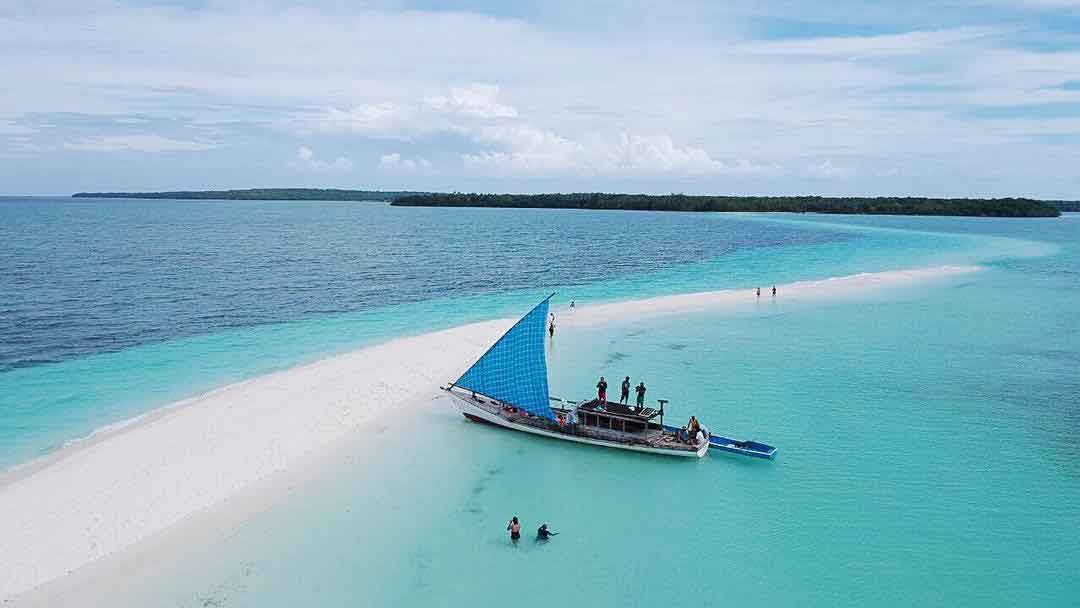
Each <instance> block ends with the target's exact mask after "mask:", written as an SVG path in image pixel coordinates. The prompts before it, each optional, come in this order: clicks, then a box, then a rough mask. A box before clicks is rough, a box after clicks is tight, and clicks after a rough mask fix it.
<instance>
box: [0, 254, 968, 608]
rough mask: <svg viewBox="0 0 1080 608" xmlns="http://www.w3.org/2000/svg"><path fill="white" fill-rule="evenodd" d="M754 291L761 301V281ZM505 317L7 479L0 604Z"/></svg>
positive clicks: (394, 386)
mask: <svg viewBox="0 0 1080 608" xmlns="http://www.w3.org/2000/svg"><path fill="white" fill-rule="evenodd" d="M976 269H977V268H975V267H938V268H931V269H921V270H911V271H897V272H884V273H874V274H863V275H853V276H850V277H842V278H837V279H829V280H824V281H813V282H804V283H795V284H788V285H781V286H778V289H779V290H780V297H783V298H785V299H789V300H790V299H802V300H814V299H819V298H820V299H827V298H835V297H844V296H848V295H851V294H852V293H865V292H866V291H867V290H869V289H873V288H875V287H887V286H903V285H909V284H913V283H916V282H922V281H926V280H930V279H934V278H943V277H947V276H952V275H956V274H959V273H966V272H971V271H973V270H976ZM768 287H771V286H768ZM762 292H763V293H762V298H765V297H771V296H770V295H768V292H767V290H766V286H763V289H762ZM748 298H754V296H753V294H752V292H751V291H748V290H737V291H716V292H706V293H698V294H687V295H676V296H664V297H658V298H650V299H646V300H637V301H629V302H621V303H612V304H602V305H596V306H584V305H581V306H579V310H578V311H576V312H575V313H574V315H573V321H572V324H575V325H576V324H578V323H585V324H593V323H604V322H607V321H611V320H616V319H622V318H629V317H639V316H647V315H651V314H674V313H680V312H690V311H703V310H715V309H717V308H720V307H722V305H724V304H732V303H735V302H745V301H747V299H748ZM511 323H512V321H511V320H506V319H503V320H496V321H488V322H483V323H476V324H472V325H466V326H462V327H456V328H453V329H448V330H445V331H439V332H434V333H429V334H425V335H422V336H417V337H411V338H402V339H398V340H394V341H391V342H388V343H385V344H381V345H378V346H372V347H369V348H364V349H361V350H358V351H355V352H352V353H347V354H344V355H339V356H335V357H331V358H328V359H324V360H321V361H318V362H315V363H312V364H309V365H305V366H302V367H298V368H295V369H290V370H286V371H282V372H277V373H274V374H270V375H267V376H263V377H259V378H254V379H252V380H248V381H245V382H240V383H237V384H233V385H230V386H227V387H224V388H221V389H218V390H215V391H212V392H209V393H206V394H204V395H201V396H199V397H196V398H193V399H189V400H186V401H183V402H180V403H177V404H175V405H172V406H169V407H167V408H163V409H161V410H158V411H155V412H153V413H150V414H147V415H145V416H142V417H140V418H138V419H136V420H134V421H132V422H131V423H129V424H124V425H120V426H117V427H116V428H114V429H112V430H109V431H107V432H102V433H97V434H95V435H94V436H93V437H91V438H90V439H88V440H86V441H82V442H78V443H76V444H73V445H71V446H69V447H67V448H65V449H63V450H61V451H60V452H58V453H56V454H53V455H51V456H49V457H48V458H46V459H43V460H41V461H39V462H37V463H31V464H30V465H28V466H24V467H21V468H19V469H17V470H15V471H13V472H8V473H7V474H5V475H4V477H3V478H2V481H0V540H2V546H3V551H0V601H3V600H5V599H6V598H11V597H13V596H15V595H17V594H21V593H23V592H26V591H29V590H31V589H33V588H35V587H37V586H39V585H42V584H43V583H46V582H49V581H52V580H55V579H58V578H60V577H63V576H64V575H66V574H68V573H70V572H72V571H74V570H76V569H78V568H80V567H81V566H84V565H86V564H88V563H90V562H93V561H95V560H99V559H101V558H103V557H105V556H109V555H113V554H116V553H117V552H120V551H121V550H123V549H125V548H128V547H131V546H132V545H134V544H135V543H138V542H140V541H142V540H144V539H147V538H148V537H150V536H152V535H155V534H157V533H159V532H162V531H164V530H166V529H167V528H169V527H170V526H173V525H175V524H177V523H179V522H181V521H182V520H184V519H185V518H187V517H189V516H192V515H193V514H196V513H199V512H202V511H204V510H206V509H208V508H210V507H213V506H215V505H221V504H222V503H224V502H225V501H226V499H228V498H229V497H231V496H234V495H236V494H238V493H239V492H240V491H241V490H242V489H245V488H248V487H251V486H252V485H254V484H256V483H257V482H260V481H264V480H266V479H268V478H272V477H273V476H275V475H280V474H285V473H286V472H288V471H290V467H295V466H296V465H297V463H299V462H301V461H303V460H304V459H309V458H310V457H311V456H312V455H313V454H317V453H318V452H320V451H321V450H324V449H327V448H328V447H329V446H331V445H333V444H335V443H337V442H338V441H340V440H341V439H342V438H344V437H346V436H348V435H350V434H352V433H355V432H357V431H358V429H360V428H362V427H363V426H364V425H365V423H366V422H369V421H371V420H373V419H374V418H375V415H376V414H383V413H386V412H387V411H392V410H393V408H398V407H402V406H403V405H404V404H405V403H407V402H409V401H410V400H412V401H414V402H415V400H416V399H417V397H418V396H423V395H424V394H429V395H430V394H435V389H436V387H437V386H438V385H439V384H441V383H445V382H446V381H448V380H451V379H453V378H455V377H457V375H458V374H460V373H461V372H462V371H464V369H465V367H467V366H468V365H469V364H470V363H471V362H472V361H474V360H475V359H476V358H477V357H479V356H480V354H481V353H482V352H483V351H484V349H486V348H487V347H488V346H489V345H490V344H491V342H493V341H494V340H495V339H496V338H497V337H498V336H499V335H500V334H501V333H502V332H503V331H505V330H506V329H507V328H508V327H509V326H510V324H511ZM223 508H225V507H223Z"/></svg>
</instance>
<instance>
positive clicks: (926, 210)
mask: <svg viewBox="0 0 1080 608" xmlns="http://www.w3.org/2000/svg"><path fill="white" fill-rule="evenodd" d="M392 204H393V205H401V206H423V207H512V208H542V209H628V210H637V211H721V212H724V211H726V212H734V211H771V212H789V213H848V214H880V215H954V216H975V217H1056V216H1058V215H1061V213H1060V211H1059V210H1058V208H1057V207H1056V206H1054V205H1051V204H1049V203H1047V202H1045V201H1039V200H1034V199H1027V198H994V199H983V198H921V197H826V196H688V195H683V194H666V195H649V194H604V193H599V192H592V193H575V194H477V193H472V194H466V193H460V192H458V193H453V194H412V195H403V196H400V197H397V198H395V199H394V201H393V203H392Z"/></svg>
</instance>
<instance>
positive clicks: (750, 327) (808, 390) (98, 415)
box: [0, 199, 1080, 607]
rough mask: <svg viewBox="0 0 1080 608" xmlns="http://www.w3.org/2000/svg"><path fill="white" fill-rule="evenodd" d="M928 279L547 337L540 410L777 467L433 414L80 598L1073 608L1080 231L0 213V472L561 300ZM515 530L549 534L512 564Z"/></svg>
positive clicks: (131, 210)
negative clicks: (270, 375) (763, 445)
mask: <svg viewBox="0 0 1080 608" xmlns="http://www.w3.org/2000/svg"><path fill="white" fill-rule="evenodd" d="M944 264H950V265H977V266H979V267H981V268H982V270H980V271H978V272H975V273H969V274H964V275H958V276H957V277H955V278H952V279H949V280H945V281H938V282H933V283H929V284H927V285H914V286H909V287H906V288H904V289H901V290H889V291H883V292H881V293H868V294H866V295H865V297H853V298H851V299H849V300H844V301H829V302H816V303H815V302H801V303H800V302H788V301H785V300H784V298H783V292H782V291H781V294H780V296H779V297H778V298H776V299H775V300H774V299H772V298H769V299H767V301H763V302H761V303H760V304H757V303H754V304H748V306H747V307H745V308H740V309H738V310H734V311H732V310H718V311H714V312H702V313H695V314H692V315H686V316H684V317H678V318H673V317H665V318H657V319H648V320H640V321H636V320H627V321H620V322H616V323H613V324H610V325H606V326H602V327H591V328H574V327H573V326H572V324H570V323H567V324H564V329H563V330H560V334H559V335H558V336H557V338H558V340H556V341H555V342H553V343H552V346H551V350H550V351H549V357H550V361H549V365H550V380H551V385H552V392H553V393H555V394H557V395H562V396H567V397H580V396H583V395H584V394H587V393H588V392H589V390H590V387H591V386H592V384H593V383H594V382H595V377H596V376H597V375H599V374H606V375H607V376H608V377H617V376H619V375H621V374H622V373H627V374H630V375H632V376H633V377H635V378H637V377H642V378H646V379H648V381H649V386H650V393H652V394H656V395H661V394H662V395H666V396H668V397H670V398H671V400H672V402H671V408H672V411H673V412H674V413H675V414H689V413H696V414H697V415H698V416H699V417H701V418H702V419H703V420H706V422H707V423H708V424H709V425H710V427H711V428H713V429H714V430H716V431H717V432H725V433H731V434H732V435H735V436H743V437H754V438H757V439H760V440H764V441H768V442H769V443H772V444H775V445H777V446H779V448H780V456H779V458H778V459H777V460H776V461H775V462H747V461H745V460H740V459H736V458H718V457H709V458H706V459H703V460H702V461H700V462H696V463H675V464H672V463H671V462H669V461H668V460H664V459H660V458H648V457H635V456H632V455H631V456H629V457H628V455H626V454H623V453H620V452H612V451H607V450H592V449H582V448H580V447H577V446H565V445H562V444H561V443H559V442H551V441H545V440H542V439H535V438H530V437H523V436H521V435H519V434H514V433H507V432H500V431H498V430H497V429H487V428H483V427H478V426H477V425H471V424H467V423H465V422H463V421H462V420H461V418H460V416H459V415H457V414H456V413H455V412H453V411H452V410H451V409H450V408H449V407H447V408H445V410H446V411H445V413H440V414H437V415H433V416H432V417H431V419H428V420H424V421H422V422H420V423H419V424H422V425H423V429H424V437H425V441H424V444H423V446H422V448H421V449H417V450H410V451H407V452H401V453H396V452H395V455H396V456H395V458H393V459H392V460H389V461H385V460H380V462H389V463H390V464H388V465H385V466H384V465H380V466H379V467H369V466H365V464H364V462H363V456H362V454H364V453H365V452H363V451H362V450H358V451H357V452H356V455H355V456H354V457H352V458H347V459H345V460H344V461H343V462H342V463H340V464H339V465H335V466H334V467H332V468H331V470H330V471H328V472H327V473H325V474H324V475H322V476H320V477H319V478H318V479H313V480H310V481H309V482H308V483H307V484H305V485H304V486H303V487H302V488H301V489H299V490H297V491H296V492H294V493H292V494H290V496H289V497H287V498H286V499H284V500H283V501H282V502H281V503H280V504H277V505H275V506H274V507H273V508H271V509H270V510H269V511H266V512H264V513H261V514H259V515H258V516H256V517H255V518H253V519H252V520H251V521H250V522H248V523H246V524H244V525H243V526H241V527H240V528H239V529H237V530H235V531H234V532H233V533H231V534H229V535H228V536H227V537H222V538H214V539H207V540H205V541H202V542H200V543H198V544H197V545H196V546H194V547H193V548H189V549H188V550H186V551H185V552H184V553H182V554H179V555H177V556H175V558H174V559H170V560H165V561H161V562H155V563H153V564H147V565H145V566H144V567H143V568H142V570H140V576H138V577H137V578H135V579H133V580H131V581H130V585H128V586H127V587H126V588H125V589H123V590H116V589H114V590H110V591H109V595H108V596H107V597H106V596H103V597H100V598H88V601H90V602H91V603H95V602H96V603H101V602H106V601H107V602H110V603H113V604H114V605H132V606H136V605H138V606H143V605H168V606H205V605H227V606H260V607H265V606H293V605H320V606H356V605H368V606H418V607H419V606H425V607H427V606H432V605H436V606H476V605H493V604H497V603H498V604H502V603H509V604H511V605H518V606H548V605H550V604H551V603H552V602H560V603H564V604H570V605H590V606H620V607H622V606H654V605H658V604H666V605H672V606H701V605H717V604H720V603H728V602H739V603H745V602H753V603H756V604H763V605H776V606H793V605H799V606H836V605H848V604H859V605H865V606H901V605H903V606H907V605H916V606H949V607H953V606H958V605H959V606H1003V605H1008V606H1055V607H1056V606H1063V605H1072V604H1074V603H1075V602H1076V598H1077V597H1080V577H1077V575H1076V573H1077V572H1080V535H1078V534H1077V533H1076V530H1077V529H1080V506H1078V505H1080V460H1078V458H1080V447H1078V446H1080V397H1078V395H1080V373H1078V370H1080V316H1078V315H1077V311H1078V310H1080V215H1076V214H1067V215H1066V216H1064V217H1062V218H1056V219H1032V220H1009V219H973V218H907V217H861V216H860V217H841V216H816V215H768V216H756V215H722V214H682V213H638V212H593V211H549V210H481V209H475V210H473V209H415V208H405V209H398V208H393V207H389V206H387V205H385V204H382V203H363V204H357V203H306V202H304V203H291V202H251V203H247V202H244V203H237V202H179V201H71V200H65V199H0V366H2V370H3V371H0V465H4V466H8V465H13V464H17V463H19V462H24V461H26V460H28V459H30V458H33V457H35V456H38V455H41V454H43V453H47V452H48V451H49V450H51V449H54V448H55V447H56V446H58V445H62V444H63V443H64V442H66V441H70V440H72V439H75V438H78V437H80V436H85V435H86V434H87V433H89V432H91V431H93V430H94V429H96V428H99V427H101V426H102V425H104V424H109V423H112V422H117V421H120V420H123V419H125V418H128V417H130V416H132V415H135V414H138V413H141V412H145V411H147V410H149V409H151V408H153V407H156V406H160V405H164V404H167V403H170V402H172V401H175V400H177V399H181V398H184V397H187V396H192V395H195V394H198V393H199V392H201V391H204V390H207V389H209V388H213V387H215V386H220V385H223V384H227V383H230V382H233V381H236V380H240V379H244V378H248V377H251V376H254V375H258V374H262V373H266V372H268V371H272V370H276V369H282V368H285V367H290V366H294V365H297V364H300V363H304V362H307V361H311V360H314V359H318V358H320V357H324V356H326V355H328V354H332V353H336V352H342V351H345V350H349V349H352V348H356V347H358V346H363V345H365V344H371V343H374V342H378V341H381V340H386V339H389V338H393V337H396V336H401V335H407V334H417V333H422V332H425V331H428V330H430V329H435V328H442V327H450V326H454V325H458V324H461V323H463V322H467V321H473V320H481V319H487V318H494V317H507V316H514V315H516V314H520V313H521V312H523V310H527V309H528V307H529V306H530V305H531V304H532V303H535V301H536V300H537V299H538V298H539V297H541V296H543V295H547V294H548V293H550V292H552V291H555V292H557V293H558V295H557V296H556V299H555V300H554V306H555V310H556V311H557V312H558V314H560V315H564V316H565V315H568V314H570V313H568V311H567V310H566V305H567V303H568V302H569V300H571V299H574V300H576V301H577V302H578V304H579V306H588V305H590V304H592V303H595V302H599V301H608V300H622V299H632V298H639V297H645V296H652V295H659V294H668V293H680V292H692V291H700V290H709V289H726V288H738V289H747V290H749V289H751V288H753V287H756V286H759V285H760V286H762V287H768V286H770V285H772V284H780V285H783V284H785V283H789V282H792V281H801V280H817V279H827V278H830V277H837V276H845V275H851V274H856V273H863V272H877V271H885V270H897V269H910V268H926V267H932V266H938V265H944ZM466 364H467V362H463V366H464V365H466ZM689 404H693V407H694V409H693V410H692V411H691V410H688V409H687V408H688V407H690V405H689ZM437 411H440V412H441V409H440V410H437ZM372 441H374V442H375V443H376V444H379V443H380V442H383V443H386V442H388V441H389V439H387V438H376V439H373V440H372ZM683 465H687V466H683ZM372 477H374V478H375V483H376V484H377V485H376V486H375V487H378V488H381V491H380V492H378V493H377V494H376V495H372V493H371V491H370V489H371V488H372V487H373V486H372V479H371V478H372ZM512 514H519V515H521V516H522V517H523V518H524V519H526V522H527V525H533V524H535V522H536V521H538V520H539V518H543V519H544V520H545V521H550V522H551V523H552V524H553V526H554V527H555V528H556V529H559V530H561V531H562V532H563V534H562V535H561V536H559V537H558V538H557V540H556V542H553V543H551V544H549V545H547V546H543V547H540V546H534V545H531V544H526V545H523V546H522V547H520V548H518V549H514V548H511V547H509V545H508V544H507V542H506V539H505V536H504V530H503V527H504V526H505V520H506V518H507V517H509V515H512ZM706 594H708V595H706Z"/></svg>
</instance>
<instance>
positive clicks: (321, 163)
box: [289, 146, 353, 173]
mask: <svg viewBox="0 0 1080 608" xmlns="http://www.w3.org/2000/svg"><path fill="white" fill-rule="evenodd" d="M289 166H290V167H292V168H293V169H297V170H299V171H311V172H316V173H339V172H346V171H352V168H353V163H352V161H351V160H349V159H348V158H346V157H344V156H339V157H337V158H335V159H334V160H333V161H325V160H320V159H317V158H315V151H314V150H312V149H311V148H309V147H307V146H300V147H299V148H297V150H296V158H294V159H293V160H291V161H289Z"/></svg>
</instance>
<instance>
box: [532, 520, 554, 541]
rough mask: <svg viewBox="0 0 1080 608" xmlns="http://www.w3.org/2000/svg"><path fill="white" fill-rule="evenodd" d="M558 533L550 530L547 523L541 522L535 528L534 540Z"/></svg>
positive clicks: (544, 538) (547, 537)
mask: <svg viewBox="0 0 1080 608" xmlns="http://www.w3.org/2000/svg"><path fill="white" fill-rule="evenodd" d="M558 535H559V533H558V532H552V531H551V530H548V527H547V524H541V525H540V527H539V528H538V529H537V530H536V540H547V539H549V538H551V537H552V536H558Z"/></svg>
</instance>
